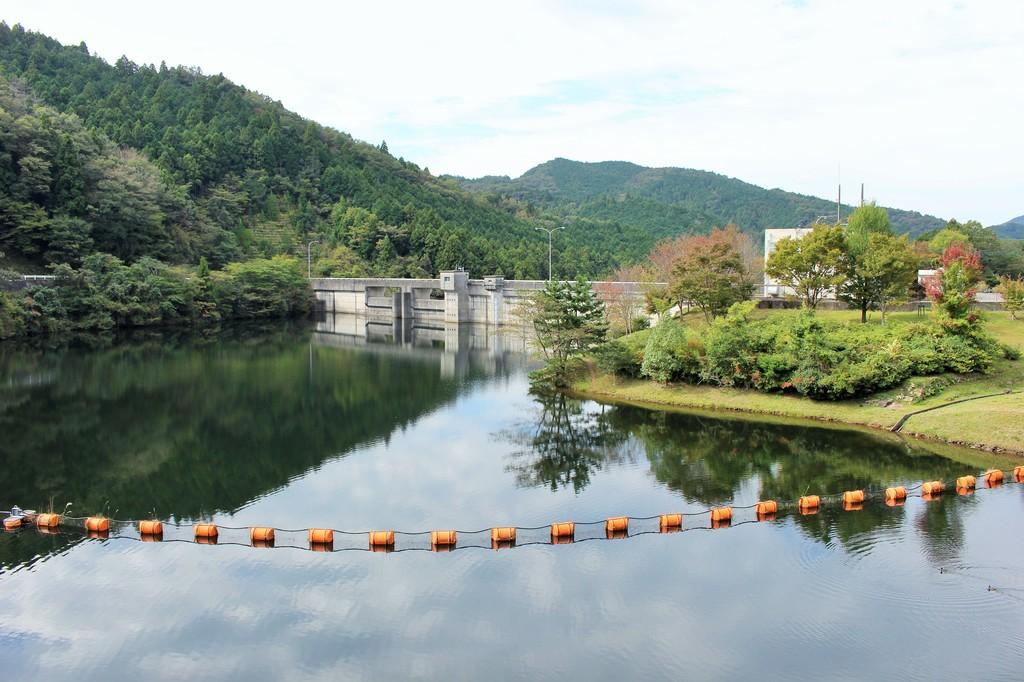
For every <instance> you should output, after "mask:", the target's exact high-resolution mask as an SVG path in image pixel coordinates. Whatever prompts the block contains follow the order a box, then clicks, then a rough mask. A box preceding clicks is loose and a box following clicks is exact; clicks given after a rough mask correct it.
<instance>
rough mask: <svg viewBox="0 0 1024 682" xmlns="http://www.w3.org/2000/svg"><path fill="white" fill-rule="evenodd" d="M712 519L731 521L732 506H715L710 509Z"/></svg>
mask: <svg viewBox="0 0 1024 682" xmlns="http://www.w3.org/2000/svg"><path fill="white" fill-rule="evenodd" d="M711 520H712V521H732V507H715V508H714V509H712V510H711Z"/></svg>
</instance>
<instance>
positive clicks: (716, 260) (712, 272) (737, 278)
mask: <svg viewBox="0 0 1024 682" xmlns="http://www.w3.org/2000/svg"><path fill="white" fill-rule="evenodd" d="M753 290H754V286H753V284H752V283H751V282H750V280H749V278H748V276H747V272H746V269H745V268H744V267H743V260H742V258H741V257H740V254H739V253H738V252H737V251H736V249H735V247H734V246H733V245H732V243H731V240H730V239H729V234H728V233H727V232H726V231H725V230H715V231H714V232H712V233H711V234H710V235H708V236H707V237H694V238H693V243H692V244H691V245H690V248H689V249H687V252H686V253H685V254H684V255H683V256H682V257H681V258H680V259H679V260H677V261H676V263H675V265H674V266H673V268H672V279H671V280H670V282H669V291H670V292H671V293H672V296H673V298H675V300H676V301H678V302H679V304H680V308H681V307H682V303H683V302H687V303H692V304H694V305H696V306H697V307H698V308H700V309H701V312H703V313H704V318H705V319H706V320H707V321H708V322H711V320H713V319H714V318H715V317H717V316H719V315H721V314H722V313H724V312H725V311H726V310H728V309H729V306H731V305H732V304H733V303H738V302H739V301H745V300H746V299H748V298H750V294H751V293H752V292H753Z"/></svg>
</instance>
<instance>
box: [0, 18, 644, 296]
mask: <svg viewBox="0 0 1024 682" xmlns="http://www.w3.org/2000/svg"><path fill="white" fill-rule="evenodd" d="M0 78H3V82H2V83H0V94H2V97H3V102H2V110H0V251H5V252H7V256H8V259H9V261H11V262H30V263H33V262H34V263H39V264H43V263H55V262H75V261H76V260H80V259H81V258H82V257H83V256H84V255H85V254H87V253H88V252H90V251H91V250H102V251H108V252H110V253H113V254H114V255H117V256H118V257H120V258H122V259H125V260H133V259H136V258H140V257H142V256H153V257H158V258H160V259H162V260H165V261H168V262H177V263H195V262H197V261H198V259H199V257H200V256H205V257H206V258H207V259H208V260H209V261H210V263H211V264H212V265H214V266H215V267H216V266H221V265H223V264H225V263H227V262H230V261H234V260H239V259H246V258H249V257H254V256H266V255H272V254H275V253H280V252H296V253H299V252H304V246H305V244H306V242H307V241H309V240H319V241H320V242H321V244H320V245H319V247H318V251H319V252H320V258H319V262H318V264H317V267H318V270H320V271H321V272H322V273H323V274H328V273H329V274H335V275H361V274H379V275H392V276H400V275H421V276H422V275H424V274H428V273H430V274H432V273H435V272H436V271H437V270H439V269H444V268H453V267H456V266H458V265H462V266H464V267H466V268H467V269H469V270H470V271H471V272H473V273H475V274H477V275H482V274H490V273H492V272H499V273H504V274H505V275H506V276H514V277H520V278H522V277H541V276H543V275H545V274H546V269H547V238H546V237H545V236H544V235H543V234H542V233H540V232H538V231H536V230H535V229H534V226H535V223H534V221H533V220H532V219H533V218H535V217H536V216H532V215H529V214H528V212H526V211H525V210H524V208H523V207H522V206H521V205H518V204H517V203H516V202H505V201H500V200H495V199H493V198H488V197H481V196H479V195H477V194H473V193H469V192H467V191H465V190H463V189H461V188H460V187H458V185H457V184H456V183H454V182H451V181H449V180H445V179H441V178H437V177H434V176H432V175H431V174H430V173H429V171H427V170H426V169H421V168H419V167H418V166H417V165H416V164H414V163H411V162H409V161H405V160H404V159H401V158H394V157H393V156H392V155H391V154H389V153H388V151H387V147H386V144H383V143H382V144H381V145H380V146H375V145H370V144H367V143H364V142H360V141H358V140H355V139H353V138H352V137H351V136H349V135H347V134H345V133H342V132H339V131H337V130H334V129H331V128H328V127H325V126H322V125H319V124H317V123H314V122H312V121H309V120H306V119H303V118H301V117H300V116H298V115H297V114H295V113H293V112H290V111H288V110H287V109H285V108H284V107H283V106H282V105H281V103H280V102H276V101H274V100H272V99H270V98H269V97H266V96H263V95H261V94H259V93H256V92H253V91H250V90H247V89H246V88H244V87H242V86H240V85H236V84H234V83H232V82H231V81H230V80H228V79H227V78H225V77H224V76H223V75H216V76H207V75H204V74H202V73H201V72H200V71H198V70H196V69H190V68H185V67H168V66H166V65H165V64H161V65H160V66H154V65H139V64H135V63H133V62H132V61H130V60H129V59H127V58H125V57H122V58H120V59H118V60H117V62H116V63H114V64H109V63H107V62H105V61H104V60H103V59H100V58H98V57H96V56H94V55H91V54H90V52H89V49H88V47H87V46H86V45H85V44H84V43H82V44H80V45H76V46H65V45H61V44H60V43H59V42H57V41H56V40H53V39H52V38H48V37H46V36H44V35H41V34H39V33H34V32H31V31H27V30H25V29H24V28H23V27H21V26H20V25H15V26H13V27H9V26H8V25H7V24H4V23H0ZM593 228H594V229H592V230H591V229H581V230H576V231H574V232H573V233H572V234H569V235H565V236H562V235H560V236H559V240H560V242H561V243H560V245H559V246H560V248H559V262H560V266H559V267H558V271H559V272H561V273H562V274H566V275H572V274H575V273H577V272H581V273H584V274H598V273H600V272H605V271H607V270H609V269H611V268H614V267H615V266H616V265H618V263H619V262H620V260H621V259H622V258H623V257H624V256H622V255H621V253H620V251H619V248H620V246H623V245H627V246H628V245H631V244H633V243H635V242H636V239H635V237H636V235H635V234H633V233H631V232H630V231H629V230H628V229H627V230H620V229H618V228H617V227H615V226H609V225H608V224H599V225H594V226H593ZM634 250H635V249H634ZM622 252H623V253H627V254H629V253H631V252H630V250H629V249H623V250H622ZM303 255H305V254H304V253H303ZM636 255H637V256H638V257H639V255H642V254H636Z"/></svg>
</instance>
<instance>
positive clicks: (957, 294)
mask: <svg viewBox="0 0 1024 682" xmlns="http://www.w3.org/2000/svg"><path fill="white" fill-rule="evenodd" d="M940 264H941V267H940V268H939V270H938V272H936V273H935V274H934V275H932V276H931V277H929V278H928V282H927V284H926V291H927V292H928V296H929V298H931V299H932V300H933V301H934V302H935V304H936V306H937V307H936V313H937V314H938V315H939V317H940V318H943V319H945V320H952V321H956V320H967V321H969V322H971V321H973V320H971V318H970V310H971V305H972V304H973V303H974V296H975V294H976V293H977V284H978V282H979V281H981V273H982V267H981V258H980V257H979V256H978V252H977V251H975V250H974V249H972V248H971V247H970V246H968V245H966V244H961V243H959V242H956V243H953V244H951V245H950V246H948V247H947V248H946V250H945V251H944V252H943V253H942V258H941V259H940Z"/></svg>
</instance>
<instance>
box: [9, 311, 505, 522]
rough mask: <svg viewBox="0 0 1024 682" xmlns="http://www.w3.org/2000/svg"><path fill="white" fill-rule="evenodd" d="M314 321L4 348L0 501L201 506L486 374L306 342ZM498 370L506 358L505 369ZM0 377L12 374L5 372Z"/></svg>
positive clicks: (341, 446)
mask: <svg viewBox="0 0 1024 682" xmlns="http://www.w3.org/2000/svg"><path fill="white" fill-rule="evenodd" d="M308 336H309V333H308V330H298V331H295V330H285V331H281V330H278V331H275V332H273V333H266V332H264V331H262V330H257V332H256V333H255V334H253V333H247V332H240V333H237V334H231V333H225V334H222V335H220V336H218V337H217V339H216V343H212V342H210V341H209V340H206V339H203V338H195V337H184V338H183V339H182V343H180V344H176V343H174V342H165V341H159V340H155V341H150V342H134V343H132V344H130V345H117V346H114V347H111V348H107V349H103V350H90V351H89V352H82V351H81V350H78V349H74V348H72V349H63V350H58V351H49V352H38V351H35V350H32V349H24V348H17V349H12V348H10V347H4V348H0V433H2V434H3V437H2V438H0V462H2V463H4V466H5V467H6V469H5V471H6V472H7V475H6V477H5V486H4V491H3V492H4V494H5V496H6V497H8V498H9V499H7V500H6V502H5V503H13V502H17V503H20V504H22V505H24V506H35V507H38V506H40V505H41V504H42V503H43V502H44V501H45V500H48V499H49V498H50V497H54V498H55V499H56V500H57V501H58V502H60V503H63V502H64V501H73V502H74V503H75V509H76V510H77V511H78V512H81V513H93V512H96V511H99V510H100V509H101V508H102V507H103V506H104V504H105V503H106V502H107V501H108V500H109V501H110V510H113V509H120V514H122V515H128V516H136V515H139V514H147V513H150V511H151V510H153V509H156V511H157V512H158V513H160V514H174V515H177V516H184V517H186V518H187V517H195V516H199V515H202V514H206V513H211V512H213V511H216V510H233V509H235V508H237V507H239V506H241V505H243V504H245V503H246V502H248V501H250V500H252V499H253V498H255V497H258V496H259V495H262V494H264V493H266V492H267V491H269V490H273V489H274V488H276V487H278V486H281V485H285V484H287V482H288V481H289V479H291V478H292V477H294V476H297V475H300V474H302V473H304V472H306V471H308V470H310V469H311V468H314V467H317V466H319V465H320V464H322V463H323V462H324V461H325V460H326V459H328V458H331V457H335V456H339V455H342V454H344V453H346V452H348V451H349V450H351V449H352V448H353V447H355V446H358V445H360V444H362V443H367V442H372V441H373V440H376V439H386V438H388V437H389V436H390V435H391V434H392V433H393V432H394V431H395V429H399V428H404V427H405V426H407V425H408V424H411V423H412V422H414V421H415V420H416V419H418V418H419V417H421V416H422V415H424V414H426V413H428V412H430V411H432V410H434V409H437V408H438V407H440V406H442V405H444V404H446V403H448V402H450V401H451V400H454V399H455V398H456V397H457V396H458V395H459V393H461V392H463V391H465V390H467V387H468V386H470V385H472V383H473V382H476V381H478V380H480V379H482V378H483V377H484V376H486V375H487V373H488V372H489V371H492V370H491V369H489V368H485V367H475V366H470V367H469V368H468V371H467V373H466V375H465V376H463V377H461V378H458V379H456V378H454V377H448V376H445V375H444V373H443V372H442V371H441V368H440V365H439V356H438V355H437V354H432V355H429V356H427V357H420V356H419V355H418V354H416V353H413V352H409V353H403V354H401V355H393V356H385V355H378V354H373V353H368V352H362V351H358V350H345V349H332V348H321V347H316V346H310V345H309V343H308ZM499 369H500V368H499ZM5 384H6V385H5Z"/></svg>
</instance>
